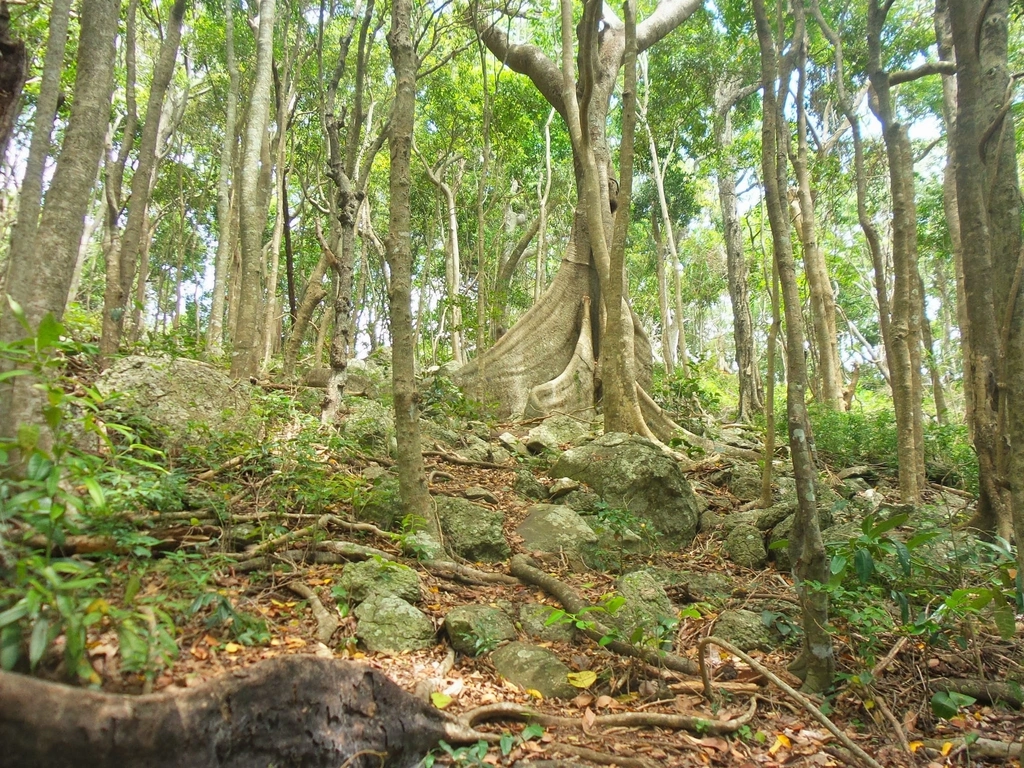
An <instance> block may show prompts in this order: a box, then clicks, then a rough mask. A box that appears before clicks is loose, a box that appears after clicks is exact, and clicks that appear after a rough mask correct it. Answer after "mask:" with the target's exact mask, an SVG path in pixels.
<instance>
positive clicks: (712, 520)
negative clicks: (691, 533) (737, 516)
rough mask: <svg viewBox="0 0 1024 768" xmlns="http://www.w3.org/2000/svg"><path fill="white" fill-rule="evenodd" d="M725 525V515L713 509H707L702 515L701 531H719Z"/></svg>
mask: <svg viewBox="0 0 1024 768" xmlns="http://www.w3.org/2000/svg"><path fill="white" fill-rule="evenodd" d="M724 527H725V516H724V515H720V514H718V513H717V512H715V510H713V509H706V510H704V511H703V512H701V515H700V532H701V533H708V532H710V531H719V530H722V529H723V528H724Z"/></svg>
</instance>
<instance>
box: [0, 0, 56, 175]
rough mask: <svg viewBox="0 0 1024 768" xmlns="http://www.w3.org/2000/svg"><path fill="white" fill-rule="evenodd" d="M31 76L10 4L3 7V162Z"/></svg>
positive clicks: (0, 35) (0, 112) (0, 59)
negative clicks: (14, 35) (14, 34)
mask: <svg viewBox="0 0 1024 768" xmlns="http://www.w3.org/2000/svg"><path fill="white" fill-rule="evenodd" d="M57 12H58V13H62V12H63V11H62V9H60V10H58V11H57ZM27 74H28V59H27V57H26V55H25V43H24V42H23V41H21V40H18V39H17V38H12V37H11V12H10V10H9V9H8V8H7V3H6V2H4V3H0V158H5V157H7V145H8V144H9V143H10V141H11V134H12V133H14V124H15V122H16V121H17V119H18V114H19V113H20V112H21V89H22V88H23V87H24V86H25V77H26V75H27Z"/></svg>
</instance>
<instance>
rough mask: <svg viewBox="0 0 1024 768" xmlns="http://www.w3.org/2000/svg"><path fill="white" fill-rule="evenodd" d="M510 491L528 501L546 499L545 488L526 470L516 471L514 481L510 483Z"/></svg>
mask: <svg viewBox="0 0 1024 768" xmlns="http://www.w3.org/2000/svg"><path fill="white" fill-rule="evenodd" d="M512 490H513V491H515V492H516V493H518V494H519V495H520V496H525V497H526V498H528V499H536V500H537V501H543V500H544V499H546V498H547V497H548V489H547V487H546V486H545V485H544V484H543V483H541V482H540V481H539V480H537V478H536V477H534V476H533V473H532V472H531V471H530V470H528V469H517V470H516V479H515V480H513V481H512Z"/></svg>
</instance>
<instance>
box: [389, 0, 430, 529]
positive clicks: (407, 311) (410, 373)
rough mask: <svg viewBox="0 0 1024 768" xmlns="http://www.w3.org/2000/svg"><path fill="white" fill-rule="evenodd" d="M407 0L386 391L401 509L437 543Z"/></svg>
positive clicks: (400, 0)
mask: <svg viewBox="0 0 1024 768" xmlns="http://www.w3.org/2000/svg"><path fill="white" fill-rule="evenodd" d="M411 16H412V0H393V2H392V6H391V30H390V32H389V33H388V47H389V48H390V50H391V65H392V68H393V69H394V74H395V100H394V104H393V106H392V109H391V131H390V135H389V137H388V146H389V149H390V152H391V166H390V172H389V180H390V184H389V188H390V192H391V212H390V216H389V226H388V236H387V239H386V244H387V261H388V265H389V266H390V267H391V286H390V290H389V292H388V299H389V303H390V306H391V343H392V364H391V375H392V389H393V392H394V401H395V435H396V437H397V439H398V456H397V459H398V485H399V491H400V493H401V497H402V510H403V512H404V513H405V516H406V517H408V518H409V519H410V520H414V521H416V526H415V527H417V528H419V527H423V528H424V529H425V531H426V532H427V533H428V534H430V535H432V536H433V537H434V538H435V539H436V541H438V542H440V541H441V536H440V526H439V525H438V523H437V520H436V517H435V515H434V512H433V509H432V502H431V500H430V493H429V492H428V490H427V476H426V473H425V472H424V470H423V454H422V453H420V420H419V393H418V392H417V391H416V374H415V367H414V357H415V354H416V350H415V342H416V340H415V336H414V330H413V325H412V233H411V224H410V221H411V205H410V199H409V192H410V187H411V186H412V180H411V173H410V163H411V156H412V136H413V126H414V120H415V110H416V52H415V50H414V48H413V43H412V19H411Z"/></svg>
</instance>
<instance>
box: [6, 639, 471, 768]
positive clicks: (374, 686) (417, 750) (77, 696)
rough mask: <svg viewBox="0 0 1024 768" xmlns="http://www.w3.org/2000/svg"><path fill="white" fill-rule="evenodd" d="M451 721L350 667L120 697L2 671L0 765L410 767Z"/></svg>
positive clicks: (267, 673)
mask: <svg viewBox="0 0 1024 768" xmlns="http://www.w3.org/2000/svg"><path fill="white" fill-rule="evenodd" d="M478 736H479V734H476V733H473V732H471V729H467V728H466V727H465V726H461V725H459V724H457V723H455V722H454V721H453V719H452V718H450V717H449V716H447V715H445V714H444V713H442V712H440V711H439V710H437V709H435V708H434V707H431V706H430V705H429V704H426V703H424V702H421V701H419V700H417V699H416V698H415V697H414V696H412V695H411V694H409V693H406V692H405V691H403V690H402V689H401V688H399V687H398V686H397V685H395V684H394V683H393V682H391V680H389V679H388V678H387V677H385V676H384V675H383V674H381V673H380V672H378V671H376V670H374V669H371V668H369V667H366V666H364V665H362V664H357V663H355V662H349V661H342V660H335V659H321V658H317V657H315V656H284V657H279V658H275V659H270V660H267V661H264V662H261V663H259V664H257V665H255V666H252V667H248V668H245V669H239V670H236V671H233V672H229V673H227V674H225V675H222V676H221V677H219V678H217V679H215V680H211V681H209V682H207V683H204V684H203V685H201V686H197V687H196V688H191V689H187V690H184V691H177V692H174V693H158V694H152V695H148V696H120V695H114V694H107V693H97V692H95V691H88V690H83V689H81V688H73V687H70V686H64V685H58V684H55V683H48V682H45V681H42V680H37V679H35V678H31V677H25V676H23V675H15V674H11V673H7V672H0V745H2V746H0V766H3V767H4V768H6V766H12V767H13V766H19V767H22V766H37V765H38V766H43V765H45V766H48V767H49V768H61V767H63V766H68V767H69V768H70V767H71V766H75V767H76V768H85V767H87V766H147V768H148V767H149V766H161V767H162V766H167V767H168V768H170V767H171V766H189V768H193V767H194V768H199V767H200V766H218V767H220V766H224V767H227V766H238V768H243V767H244V768H250V767H252V768H255V767H256V766H260V767H264V766H270V765H278V766H304V767H305V768H313V767H314V766H325V767H326V766H331V768H338V766H341V765H346V766H349V767H350V768H357V767H359V766H362V767H365V768H371V766H372V768H380V766H384V765H387V766H412V765H414V764H415V763H416V762H417V761H418V760H419V759H420V758H422V757H423V755H425V754H426V753H427V752H428V751H429V750H430V749H432V748H433V747H434V746H435V745H436V744H437V741H438V740H439V739H445V740H447V741H450V742H464V741H467V740H473V741H475V740H476V738H477V737H478Z"/></svg>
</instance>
